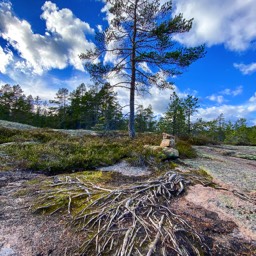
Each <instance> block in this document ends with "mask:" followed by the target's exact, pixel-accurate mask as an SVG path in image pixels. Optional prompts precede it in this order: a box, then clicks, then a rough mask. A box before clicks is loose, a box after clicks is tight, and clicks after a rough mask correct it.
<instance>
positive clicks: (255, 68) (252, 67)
mask: <svg viewBox="0 0 256 256" xmlns="http://www.w3.org/2000/svg"><path fill="white" fill-rule="evenodd" d="M234 67H235V68H237V69H238V70H240V72H241V73H242V74H244V75H250V74H252V73H254V72H256V63H251V64H247V65H246V64H243V63H239V64H238V63H234Z"/></svg>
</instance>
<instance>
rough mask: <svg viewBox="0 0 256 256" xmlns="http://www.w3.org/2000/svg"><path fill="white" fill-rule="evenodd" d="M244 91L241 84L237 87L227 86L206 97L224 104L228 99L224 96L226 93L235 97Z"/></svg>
mask: <svg viewBox="0 0 256 256" xmlns="http://www.w3.org/2000/svg"><path fill="white" fill-rule="evenodd" d="M242 92H243V86H242V85H240V86H238V87H236V88H235V89H229V88H226V89H225V90H223V91H221V92H219V93H217V94H212V95H210V96H207V97H206V99H208V100H210V101H214V102H217V103H218V104H222V103H223V102H226V101H227V100H226V99H225V98H224V95H226V96H232V97H235V96H238V95H240V94H242Z"/></svg>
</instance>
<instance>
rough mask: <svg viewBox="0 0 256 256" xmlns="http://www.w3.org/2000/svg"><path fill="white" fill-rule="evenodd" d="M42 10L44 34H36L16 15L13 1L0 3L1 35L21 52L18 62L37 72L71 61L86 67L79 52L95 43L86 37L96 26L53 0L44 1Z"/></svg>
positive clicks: (75, 64)
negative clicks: (13, 9)
mask: <svg viewBox="0 0 256 256" xmlns="http://www.w3.org/2000/svg"><path fill="white" fill-rule="evenodd" d="M42 10H43V13H42V15H41V18H42V19H43V20H45V22H46V32H45V35H40V34H35V33H34V32H33V31H32V28H31V25H30V24H29V23H28V22H27V21H26V20H21V19H19V18H18V17H16V16H15V15H14V13H13V11H12V5H11V3H10V2H2V3H0V20H1V22H0V36H1V37H2V38H3V39H5V40H6V41H7V42H8V43H9V44H10V45H11V46H12V47H13V48H14V49H16V50H17V52H18V53H19V55H20V57H21V60H19V62H18V63H16V66H17V67H19V68H20V69H23V70H24V69H27V70H29V71H32V72H33V73H35V74H42V73H43V72H44V71H47V70H50V69H53V68H57V69H64V68H65V67H67V66H68V65H72V66H74V68H75V69H78V70H82V71H83V70H84V68H83V64H82V61H81V60H80V59H79V57H78V55H79V54H80V53H82V52H84V51H85V50H86V49H90V48H93V47H94V44H93V43H91V42H89V41H88V40H87V39H86V37H85V34H92V33H94V30H93V29H91V28H90V26H89V24H88V23H86V22H83V21H81V20H80V19H78V18H76V17H75V16H74V14H73V13H72V12H71V11H70V10H69V9H59V8H58V7H57V6H56V4H54V3H52V2H50V1H46V2H45V4H44V5H43V7H42ZM24 72H25V71H24Z"/></svg>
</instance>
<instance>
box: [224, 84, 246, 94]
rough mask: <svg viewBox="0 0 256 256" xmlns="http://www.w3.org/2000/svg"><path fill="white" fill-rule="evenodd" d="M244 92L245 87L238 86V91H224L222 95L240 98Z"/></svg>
mask: <svg viewBox="0 0 256 256" xmlns="http://www.w3.org/2000/svg"><path fill="white" fill-rule="evenodd" d="M242 92H243V86H242V85H240V86H238V87H237V88H236V89H234V90H232V89H225V90H224V91H222V92H221V93H222V94H223V95H230V96H238V95H240V94H241V93H242Z"/></svg>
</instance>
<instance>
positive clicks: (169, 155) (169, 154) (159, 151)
mask: <svg viewBox="0 0 256 256" xmlns="http://www.w3.org/2000/svg"><path fill="white" fill-rule="evenodd" d="M144 148H145V149H146V150H150V151H151V152H152V153H154V154H156V155H157V156H159V157H160V158H161V159H163V160H166V159H169V160H172V159H177V158H178V157H179V151H178V150H177V149H174V148H170V147H164V148H162V147H160V146H150V145H145V146H144Z"/></svg>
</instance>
